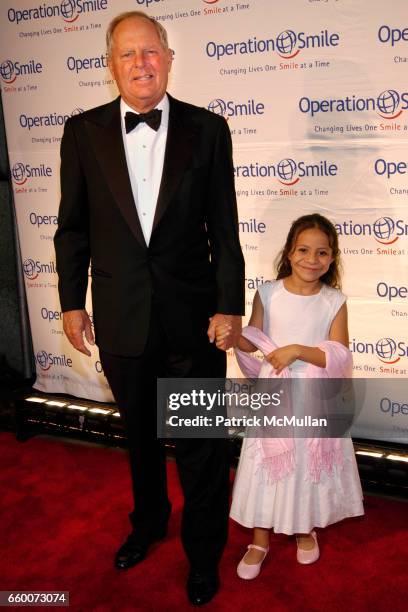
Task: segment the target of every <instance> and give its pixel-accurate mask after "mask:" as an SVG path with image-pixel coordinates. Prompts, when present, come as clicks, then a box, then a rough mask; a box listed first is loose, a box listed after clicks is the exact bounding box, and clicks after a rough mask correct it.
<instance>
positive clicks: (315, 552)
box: [296, 531, 320, 565]
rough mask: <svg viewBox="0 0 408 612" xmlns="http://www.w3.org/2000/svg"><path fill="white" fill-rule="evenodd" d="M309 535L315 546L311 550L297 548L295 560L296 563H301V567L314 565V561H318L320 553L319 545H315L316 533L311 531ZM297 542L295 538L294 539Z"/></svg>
mask: <svg viewBox="0 0 408 612" xmlns="http://www.w3.org/2000/svg"><path fill="white" fill-rule="evenodd" d="M310 535H311V536H312V538H313V539H314V542H315V545H314V547H313V548H312V549H311V550H302V549H301V548H299V546H298V548H297V555H296V556H297V560H298V563H301V564H302V565H309V564H310V563H314V562H315V561H317V560H318V558H319V556H320V551H319V544H318V543H317V536H316V532H315V531H312V532H311V533H310ZM296 541H297V538H296Z"/></svg>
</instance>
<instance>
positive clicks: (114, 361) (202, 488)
mask: <svg viewBox="0 0 408 612" xmlns="http://www.w3.org/2000/svg"><path fill="white" fill-rule="evenodd" d="M205 332H206V330H203V335H202V338H198V339H197V347H196V349H195V350H194V351H191V352H189V353H183V354H180V353H179V352H174V351H173V350H172V347H171V346H170V343H169V342H168V340H167V339H166V334H165V332H164V330H163V328H162V326H161V324H160V322H159V319H158V317H157V316H155V317H153V318H152V321H151V325H150V330H149V337H148V341H147V345H146V348H145V351H144V353H143V355H141V356H140V357H122V356H118V355H112V354H109V353H105V352H104V351H102V350H101V351H100V358H101V362H102V366H103V369H104V372H105V375H106V377H107V379H108V382H109V384H110V386H111V389H112V393H113V395H114V397H115V400H116V402H117V405H118V408H119V412H120V414H121V417H122V419H123V422H124V425H125V429H126V433H127V436H128V442H129V458H130V468H131V475H132V485H133V497H134V509H133V512H132V513H131V515H130V517H131V521H132V524H133V530H134V532H135V535H137V537H138V538H140V540H141V541H143V540H146V542H148V541H149V540H150V539H151V536H152V535H153V536H154V533H156V532H157V530H162V529H163V528H164V527H165V526H166V525H167V521H168V518H169V516H170V512H171V504H170V501H169V498H168V495H167V479H166V455H165V448H164V441H162V440H158V439H157V435H156V421H157V418H156V413H157V407H156V397H157V391H156V380H157V378H159V377H160V378H162V377H166V376H167V377H172V378H177V377H191V378H223V377H224V376H225V369H226V355H225V353H224V352H223V351H220V350H218V349H217V348H216V347H215V345H213V344H210V343H209V342H208V339H207V337H206V333H205ZM176 461H177V467H178V472H179V477H180V482H181V486H182V490H183V494H184V508H183V516H182V532H181V537H182V542H183V546H184V549H185V552H186V554H187V557H188V559H189V561H190V564H191V567H192V568H194V569H195V570H199V571H202V572H211V571H213V570H214V569H215V568H216V566H217V564H218V561H219V559H220V557H221V554H222V551H223V549H224V546H225V543H226V540H227V532H228V504H229V457H228V442H227V440H224V439H215V440H211V439H198V438H196V439H188V440H187V439H186V440H177V441H176ZM153 539H154V538H153Z"/></svg>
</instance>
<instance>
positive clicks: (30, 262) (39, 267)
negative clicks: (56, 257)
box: [23, 258, 57, 281]
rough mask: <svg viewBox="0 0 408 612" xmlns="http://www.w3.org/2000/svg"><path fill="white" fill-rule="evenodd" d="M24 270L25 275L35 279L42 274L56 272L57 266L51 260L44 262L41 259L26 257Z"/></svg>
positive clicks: (29, 278) (31, 279)
mask: <svg viewBox="0 0 408 612" xmlns="http://www.w3.org/2000/svg"><path fill="white" fill-rule="evenodd" d="M23 272H24V276H25V277H26V278H27V279H28V280H30V281H33V280H35V279H37V278H38V277H39V276H40V274H56V273H57V268H56V266H55V262H54V261H50V262H49V263H42V262H41V261H40V260H38V259H37V260H34V259H29V258H28V259H25V260H24V262H23Z"/></svg>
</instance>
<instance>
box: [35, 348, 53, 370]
mask: <svg viewBox="0 0 408 612" xmlns="http://www.w3.org/2000/svg"><path fill="white" fill-rule="evenodd" d="M36 359H37V363H38V365H39V366H40V368H41V369H42V370H49V369H50V367H51V364H50V363H49V357H48V353H47V352H46V351H38V353H37V355H36Z"/></svg>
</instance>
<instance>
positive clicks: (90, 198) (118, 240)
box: [54, 96, 244, 356]
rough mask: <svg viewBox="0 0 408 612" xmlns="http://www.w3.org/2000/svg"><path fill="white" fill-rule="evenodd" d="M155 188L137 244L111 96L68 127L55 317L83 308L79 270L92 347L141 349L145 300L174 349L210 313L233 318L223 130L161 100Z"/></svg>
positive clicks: (232, 218) (185, 343) (238, 305)
mask: <svg viewBox="0 0 408 612" xmlns="http://www.w3.org/2000/svg"><path fill="white" fill-rule="evenodd" d="M169 100H170V115H169V126H168V134H167V143H166V151H165V158H164V167H163V174H162V180H161V185H160V191H159V196H158V201H157V207H156V213H155V217H154V223H153V230H152V235H151V239H150V243H149V246H147V245H146V242H145V240H144V236H143V233H142V229H141V226H140V222H139V218H138V214H137V211H136V206H135V203H134V199H133V194H132V188H131V184H130V180H129V174H128V169H127V164H126V157H125V150H124V145H123V138H122V132H121V122H120V98H117V99H116V100H114V101H113V102H111V103H109V104H105V105H103V106H99V107H97V108H94V109H91V110H89V111H86V112H84V113H82V114H81V115H77V116H75V117H71V118H70V119H68V121H67V122H66V125H65V129H64V135H63V138H62V143H61V203H60V209H59V216H58V229H57V232H56V234H55V239H54V242H55V249H56V256H57V270H58V275H59V293H60V300H61V307H62V310H63V311H67V310H74V309H82V308H84V307H85V294H86V289H87V283H88V270H89V263H90V262H91V276H92V302H93V318H94V325H95V333H96V342H97V344H98V345H99V347H100V348H102V349H103V350H104V351H106V352H109V353H113V354H117V355H125V356H137V355H140V354H141V353H142V351H143V349H144V346H145V343H146V339H147V334H148V328H149V321H150V315H151V309H152V303H153V301H154V304H155V309H156V311H157V312H158V313H159V315H160V318H161V322H162V325H163V326H164V329H165V331H166V335H167V337H168V339H169V340H170V342H171V344H172V347H173V348H174V349H175V350H182V351H185V350H194V348H195V346H196V344H197V342H198V340H199V339H200V338H201V339H202V337H203V335H204V334H205V332H206V329H207V326H208V317H210V316H211V315H213V314H214V313H216V312H221V313H226V314H242V313H243V312H244V262H243V257H242V252H241V248H240V244H239V237H238V222H237V210H236V199H235V190H234V180H233V165H232V147H231V137H230V132H229V129H228V126H227V123H226V121H225V120H224V119H223V118H222V117H220V116H217V115H215V114H213V113H210V112H209V111H207V110H205V109H201V108H198V107H195V106H192V105H190V104H186V103H184V102H180V101H178V100H175V99H174V98H172V97H171V96H169Z"/></svg>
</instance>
